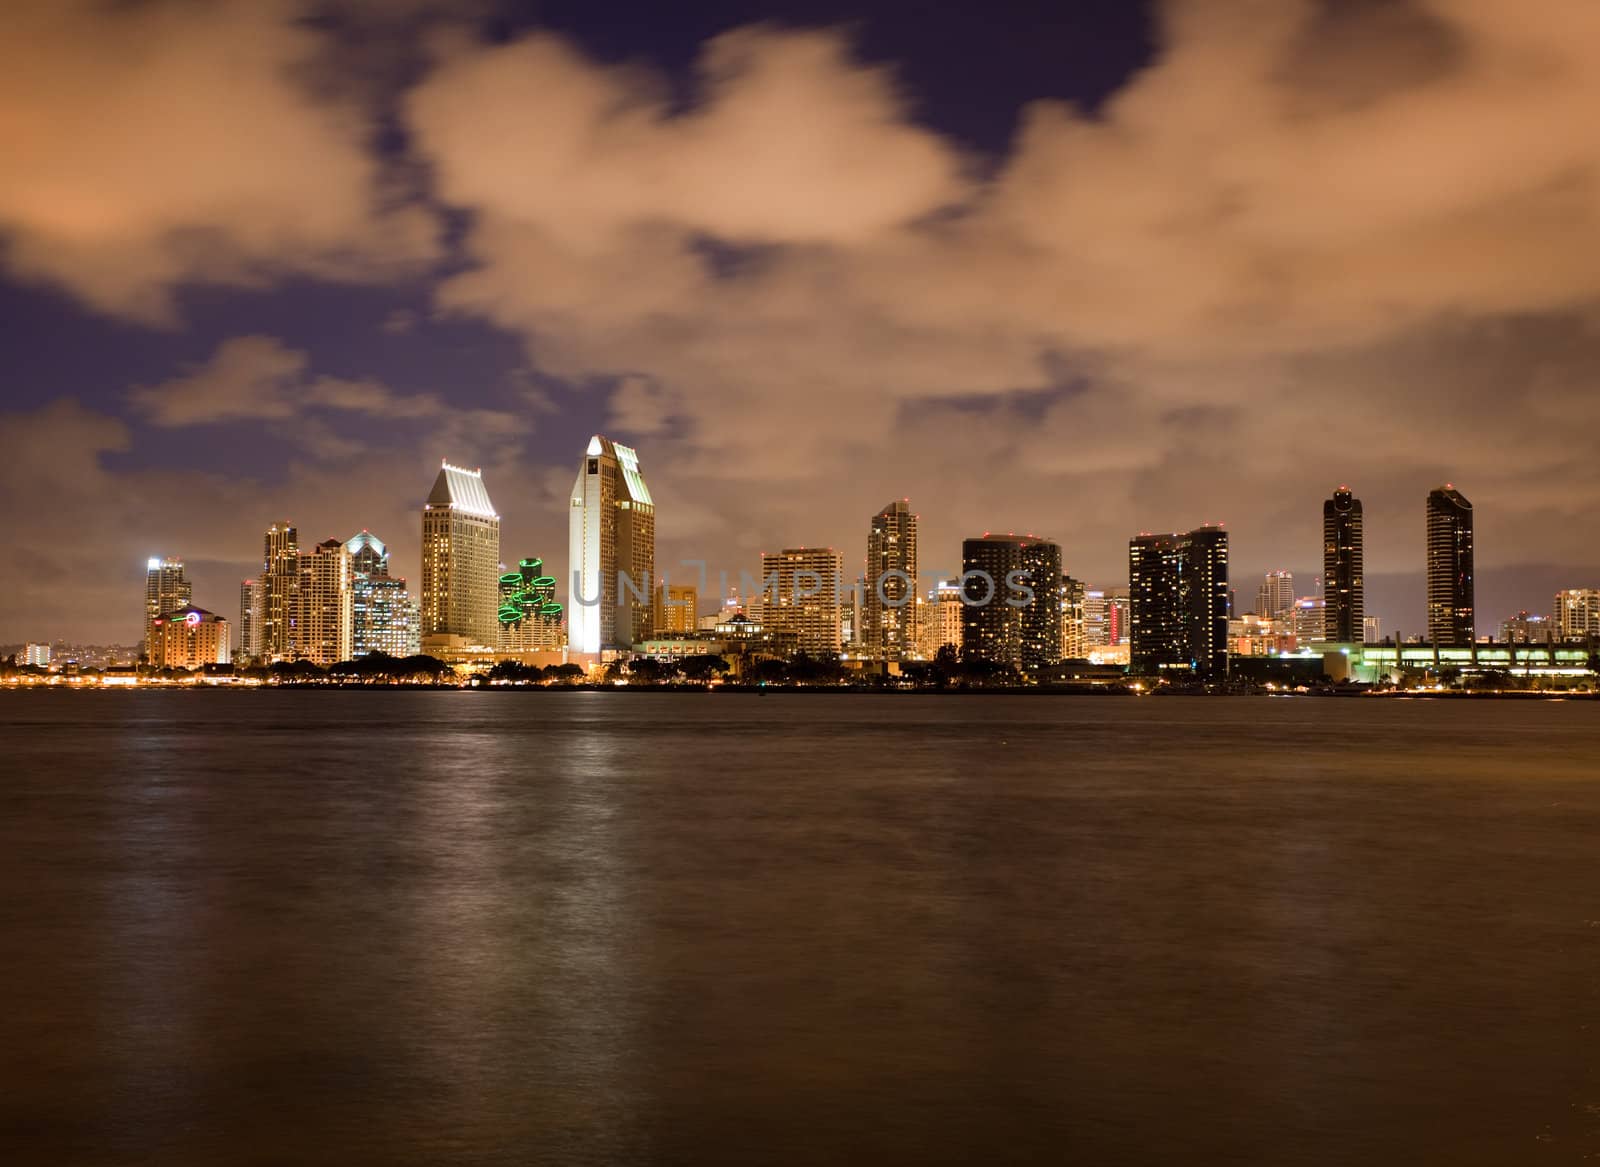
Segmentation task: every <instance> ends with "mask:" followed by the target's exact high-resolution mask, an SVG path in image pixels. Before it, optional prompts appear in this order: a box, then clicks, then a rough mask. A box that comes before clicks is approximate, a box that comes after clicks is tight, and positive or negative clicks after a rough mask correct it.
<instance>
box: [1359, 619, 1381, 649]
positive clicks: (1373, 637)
mask: <svg viewBox="0 0 1600 1167" xmlns="http://www.w3.org/2000/svg"><path fill="white" fill-rule="evenodd" d="M1361 639H1362V641H1363V642H1364V643H1366V644H1380V643H1382V641H1383V621H1382V620H1380V619H1378V617H1376V616H1363V617H1362V618H1361Z"/></svg>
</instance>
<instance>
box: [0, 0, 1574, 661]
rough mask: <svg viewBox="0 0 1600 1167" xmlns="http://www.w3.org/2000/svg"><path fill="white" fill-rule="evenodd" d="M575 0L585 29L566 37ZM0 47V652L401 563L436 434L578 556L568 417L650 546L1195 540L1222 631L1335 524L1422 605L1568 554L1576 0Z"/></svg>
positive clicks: (743, 564)
mask: <svg viewBox="0 0 1600 1167" xmlns="http://www.w3.org/2000/svg"><path fill="white" fill-rule="evenodd" d="M602 7H603V9H604V11H603V13H599V12H597V10H598V9H600V8H602ZM12 11H14V12H15V13H16V15H15V16H13V17H12V18H11V19H12V21H13V26H14V27H13V30H12V31H13V35H11V36H9V37H7V38H4V40H3V42H0V109H5V110H6V111H8V112H7V116H4V117H0V157H3V158H5V159H7V163H6V165H5V168H4V172H3V173H0V356H3V358H4V365H3V370H4V371H3V374H0V385H3V387H4V391H3V395H0V443H3V449H4V451H5V460H4V468H3V470H0V493H3V496H4V498H5V500H6V502H7V504H8V506H7V509H8V513H9V514H10V515H12V516H13V523H12V528H13V534H12V554H10V555H7V556H5V557H4V558H3V559H0V564H3V566H0V573H3V574H0V643H3V642H12V641H20V640H23V639H48V638H61V637H70V638H74V639H81V640H104V641H120V642H124V643H126V642H132V641H133V640H135V639H136V638H137V635H138V622H139V618H140V611H141V608H140V600H141V588H142V571H143V564H144V561H145V559H146V558H147V557H148V556H150V555H179V556H182V557H183V558H184V559H185V560H186V561H187V563H188V564H189V566H190V575H191V577H192V579H193V580H194V582H195V598H196V601H197V602H198V603H200V604H201V605H203V606H205V607H209V608H212V609H214V610H216V611H219V612H221V613H222V614H224V615H226V616H228V617H230V618H232V617H234V616H235V615H236V611H235V609H236V605H237V592H238V586H237V585H238V580H239V579H240V578H242V577H243V576H245V575H248V574H253V573H254V572H255V570H256V569H257V567H258V565H259V554H260V537H261V531H262V530H263V529H264V528H265V527H266V526H267V525H268V524H269V523H270V522H272V521H274V520H278V519H283V518H288V519H290V520H292V521H294V522H295V523H297V524H298V526H299V527H300V530H301V534H302V538H303V539H305V540H306V541H308V542H310V541H315V540H319V539H322V538H326V537H328V536H330V535H336V536H339V537H341V538H342V537H348V536H349V535H350V534H353V533H354V532H355V531H357V530H359V529H361V528H369V529H371V530H373V531H374V532H376V533H377V534H378V535H379V536H380V537H382V538H383V539H385V540H386V541H387V542H388V543H389V544H390V546H391V548H392V550H393V552H394V555H395V560H396V565H397V566H396V570H397V571H398V572H400V573H401V574H405V575H407V576H411V577H413V578H414V577H415V576H416V574H417V566H416V556H417V542H418V528H419V522H420V520H419V518H418V514H417V510H418V507H419V505H420V503H421V500H422V498H423V497H424V496H425V494H426V493H427V491H428V488H429V487H430V486H431V484H432V479H433V475H434V473H435V472H436V469H437V466H438V463H439V461H440V459H441V458H449V459H450V460H452V461H456V462H461V463H465V464H468V465H482V466H483V467H484V469H485V474H486V478H487V482H488V486H489V489H490V492H491V495H492V497H493V499H494V501H495V503H496V505H497V506H498V508H499V509H500V511H501V513H502V515H503V519H504V526H503V531H504V535H503V544H502V546H503V554H504V558H506V559H507V560H508V561H511V560H515V559H517V558H520V557H522V556H526V555H540V556H543V557H544V558H545V559H546V560H547V561H548V562H549V563H550V564H551V565H552V567H554V568H555V569H556V574H557V575H558V577H560V578H565V558H566V505H565V496H566V491H567V489H568V488H569V486H570V484H571V479H572V476H573V474H574V472H575V469H576V466H577V460H578V458H579V456H580V454H581V452H582V449H583V446H584V443H585V441H586V439H587V437H588V435H589V434H590V433H592V432H595V431H596V430H603V431H604V432H606V433H608V434H610V435H611V436H613V437H615V438H617V439H618V440H622V441H627V442H629V443H630V444H633V445H634V446H636V447H637V448H638V450H639V451H640V456H641V460H642V463H643V467H644V470H645V473H646V476H647V477H648V479H649V481H650V483H651V487H652V489H653V491H654V493H655V495H656V498H657V501H658V504H659V513H658V532H659V540H660V550H659V554H658V560H659V562H660V563H661V564H663V565H666V566H668V567H670V566H671V565H672V564H674V563H676V562H677V561H678V560H679V559H681V558H684V557H695V558H704V559H706V560H708V561H710V562H711V563H713V564H714V565H717V566H722V567H725V569H726V570H728V571H729V572H730V573H737V572H738V571H739V570H740V569H746V570H751V571H754V570H755V568H756V567H757V564H758V556H759V553H760V552H761V551H762V550H763V549H771V548H775V547H779V546H794V545H804V544H820V545H832V546H837V547H841V548H843V549H845V550H846V551H847V553H848V555H849V557H850V559H851V561H853V560H855V559H859V558H861V557H862V556H863V555H864V550H865V538H866V528H867V522H868V518H869V516H870V515H871V514H872V513H873V512H874V511H876V510H877V509H878V508H879V507H881V506H882V505H883V504H884V503H885V502H887V501H888V500H890V499H893V498H900V497H906V496H909V497H910V498H911V500H912V503H913V505H914V506H915V508H916V509H917V510H918V512H919V513H920V515H921V518H922V558H923V562H924V565H925V566H927V567H930V568H931V567H934V566H949V567H952V568H953V567H955V566H956V565H957V558H958V555H959V541H960V539H961V537H962V536H963V535H967V534H973V533H979V532H981V531H983V530H989V529H993V530H1028V531H1034V532H1038V533H1040V534H1045V535H1049V536H1051V537H1054V538H1056V539H1058V540H1059V541H1060V542H1061V543H1062V546H1063V552H1064V556H1063V557H1064V562H1065V565H1066V567H1067V569H1068V570H1069V571H1071V572H1072V573H1073V574H1075V575H1078V576H1080V577H1082V578H1085V579H1087V580H1088V581H1090V582H1091V583H1092V584H1097V585H1104V586H1117V585H1120V584H1121V583H1123V582H1124V580H1125V578H1126V570H1127V568H1126V543H1127V538H1128V537H1129V536H1130V535H1131V534H1133V533H1135V532H1137V531H1139V530H1144V529H1178V528H1188V527H1192V526H1195V525H1198V524H1199V523H1201V522H1205V521H1213V520H1225V521H1226V522H1227V523H1228V526H1229V528H1230V530H1231V531H1232V532H1233V567H1234V581H1235V586H1236V588H1237V590H1238V594H1239V598H1240V601H1241V603H1242V604H1243V605H1244V606H1249V604H1250V603H1251V602H1252V601H1253V598H1254V591H1255V583H1256V580H1257V578H1259V574H1260V572H1261V571H1263V570H1265V569H1268V568H1274V567H1288V568H1290V569H1292V570H1294V571H1295V572H1296V573H1297V575H1301V576H1304V577H1305V586H1304V587H1303V588H1302V590H1303V591H1309V585H1310V580H1311V578H1312V577H1313V576H1314V575H1315V573H1316V571H1317V568H1318V558H1319V553H1320V516H1321V501H1322V499H1323V498H1324V497H1325V496H1326V495H1327V493H1328V492H1329V491H1330V490H1331V489H1332V488H1333V487H1334V486H1335V485H1337V484H1339V483H1340V482H1348V483H1349V484H1350V485H1351V486H1352V487H1353V488H1354V489H1355V491H1356V492H1357V494H1358V495H1359V496H1360V497H1362V499H1363V500H1364V502H1365V505H1366V520H1367V530H1368V578H1369V588H1368V600H1367V608H1368V611H1369V612H1371V613H1375V614H1378V615H1380V616H1381V617H1382V618H1383V620H1384V624H1385V628H1386V629H1387V630H1390V631H1392V630H1394V629H1395V628H1396V627H1398V628H1400V629H1401V630H1402V631H1417V630H1420V629H1421V627H1422V623H1423V621H1422V584H1421V576H1420V567H1421V559H1422V535H1423V532H1422V507H1423V500H1424V497H1425V495H1426V493H1427V491H1428V490H1429V489H1430V488H1432V487H1433V486H1436V485H1438V484H1439V483H1441V482H1444V481H1446V480H1448V481H1452V482H1454V483H1455V484H1456V485H1457V486H1459V487H1460V488H1461V489H1462V491H1463V492H1464V493H1465V494H1466V495H1467V496H1468V497H1469V498H1470V499H1471V500H1472V501H1473V502H1474V504H1475V505H1476V509H1477V526H1478V556H1479V558H1478V562H1479V568H1480V572H1479V611H1480V625H1479V630H1480V632H1484V631H1490V630H1492V626H1493V625H1494V624H1496V623H1497V622H1498V621H1499V620H1500V619H1502V618H1504V617H1505V616H1507V615H1509V614H1511V613H1512V612H1514V611H1515V610H1516V609H1518V608H1529V609H1532V610H1534V611H1541V612H1542V611H1547V610H1548V608H1549V596H1550V594H1551V593H1552V592H1553V591H1554V590H1555V589H1556V588H1557V587H1565V586H1596V585H1600V554H1597V552H1596V551H1595V547H1594V537H1593V536H1594V527H1595V520H1594V518H1593V515H1594V514H1595V513H1597V509H1600V470H1597V463H1596V453H1597V438H1596V434H1597V432H1600V430H1597V423H1600V399H1597V397H1596V395H1595V391H1594V389H1593V387H1592V385H1591V382H1590V378H1591V376H1592V370H1593V369H1595V368H1597V367H1600V331H1597V327H1596V325H1597V323H1600V317H1597V315H1596V310H1595V308H1596V302H1597V295H1600V267H1597V266H1596V265H1595V264H1594V263H1593V256H1594V255H1595V254H1596V250H1597V245H1600V177H1597V176H1600V137H1597V136H1596V134H1595V132H1594V126H1595V125H1596V124H1600V121H1597V117H1600V80H1597V79H1600V10H1597V9H1596V7H1595V5H1594V4H1593V3H1592V2H1590V0H1528V2H1526V3H1524V4H1521V5H1516V6H1511V5H1506V4H1503V3H1501V2H1499V0H1414V2H1404V0H1397V2H1393V3H1381V4H1380V3H1366V2H1352V3H1345V4H1338V5H1321V4H1313V3H1309V2H1308V3H1304V4H1300V3H1294V2H1292V0H1188V2H1179V3H1172V4H1166V5H1161V6H1157V7H1154V8H1151V9H1149V10H1141V9H1140V8H1139V7H1138V6H1136V5H1133V4H1129V3H1125V2H1122V0H1101V2H1096V3H1090V2H1087V0H1077V2H1070V3H1069V2H1063V3H1060V4H1056V5H1041V4H1037V3H1033V4H1022V3H1017V4H1010V5H1007V4H997V3H987V4H983V5H977V4H972V5H968V6H957V5H928V4H926V3H915V4H913V3H909V2H888V0H880V2H877V3H854V4H849V5H846V4H838V3H815V2H813V3H806V4H800V3H788V4H782V3H778V4H765V5H760V6H756V5H745V4H734V3H692V2H690V3H685V4H682V5H662V4H647V3H638V4H620V5H618V4H613V5H606V6H596V5H592V4H577V3H549V2H546V3H540V4H532V3H528V4H495V3H489V2H484V3H468V4H446V3H429V2H426V0H411V2H408V3H379V2H378V0H332V2H327V3H311V2H309V0H308V2H305V3H296V2H294V0H281V2H262V0H251V2H243V0H241V2H239V3H234V4H226V3H220V4H210V5H198V4H193V3H188V2H185V0H170V2H162V0H148V2H137V3H131V4H126V5H120V6H110V7H108V6H105V5H102V4H94V3H88V2H77V0H48V2H46V0H22V3H21V4H20V5H14V6H13V9H12Z"/></svg>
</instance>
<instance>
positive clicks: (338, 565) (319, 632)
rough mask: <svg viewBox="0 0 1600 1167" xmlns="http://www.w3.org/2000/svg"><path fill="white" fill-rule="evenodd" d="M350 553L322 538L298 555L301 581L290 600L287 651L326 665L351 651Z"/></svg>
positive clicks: (336, 540)
mask: <svg viewBox="0 0 1600 1167" xmlns="http://www.w3.org/2000/svg"><path fill="white" fill-rule="evenodd" d="M352 601H353V597H352V594H351V588H350V553H349V552H348V551H346V550H345V547H344V544H343V543H341V542H340V541H339V540H338V539H325V540H323V541H322V542H321V543H318V544H317V545H316V546H315V547H313V548H312V549H311V550H310V551H308V552H302V553H301V555H300V582H299V584H298V586H296V588H295V590H294V595H293V597H292V599H291V602H290V604H289V655H290V656H291V657H292V658H293V659H295V660H308V661H310V662H311V663H312V664H316V665H321V666H322V667H323V668H327V667H328V666H329V665H335V664H338V663H339V662H340V661H345V660H349V659H350V658H351V656H352V653H353V635H352V633H353V629H354V619H353V617H354V606H353V602H352Z"/></svg>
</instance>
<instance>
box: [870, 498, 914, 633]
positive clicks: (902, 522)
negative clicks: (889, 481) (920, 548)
mask: <svg viewBox="0 0 1600 1167" xmlns="http://www.w3.org/2000/svg"><path fill="white" fill-rule="evenodd" d="M864 583H865V594H864V595H863V596H862V597H861V634H860V638H861V643H862V647H864V648H865V649H866V651H867V653H868V654H869V655H870V656H872V657H873V658H875V659H878V660H891V661H893V660H905V659H906V658H907V657H910V656H911V655H912V654H913V652H914V651H915V648H916V643H917V634H916V612H917V609H916V605H915V604H913V603H912V600H913V598H914V597H915V595H916V590H917V516H916V515H914V514H912V513H911V504H910V501H909V500H907V499H899V500H897V501H895V502H892V503H889V504H888V505H887V506H885V507H884V508H883V509H882V510H880V511H879V512H878V513H877V514H875V515H873V516H872V525H871V527H870V528H869V529H868V531H867V573H866V576H865V577H864Z"/></svg>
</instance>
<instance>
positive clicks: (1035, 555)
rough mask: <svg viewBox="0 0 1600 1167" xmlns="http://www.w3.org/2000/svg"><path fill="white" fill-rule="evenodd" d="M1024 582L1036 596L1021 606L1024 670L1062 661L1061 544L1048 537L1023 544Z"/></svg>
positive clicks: (1022, 661) (1044, 666)
mask: <svg viewBox="0 0 1600 1167" xmlns="http://www.w3.org/2000/svg"><path fill="white" fill-rule="evenodd" d="M1022 571H1023V576H1022V583H1023V586H1024V587H1027V588H1031V589H1032V590H1033V596H1032V598H1031V599H1029V600H1028V602H1027V603H1026V604H1025V605H1023V608H1022V629H1021V631H1022V646H1021V647H1022V656H1021V659H1020V660H1019V662H1018V664H1019V665H1020V667H1021V668H1022V669H1023V671H1024V672H1029V673H1036V672H1038V671H1039V670H1040V669H1043V668H1047V667H1049V666H1050V665H1055V664H1059V663H1060V662H1061V581H1062V575H1061V546H1060V544H1057V543H1052V542H1051V541H1050V540H1048V539H1030V540H1029V541H1028V542H1027V543H1025V544H1024V545H1023V547H1022Z"/></svg>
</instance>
